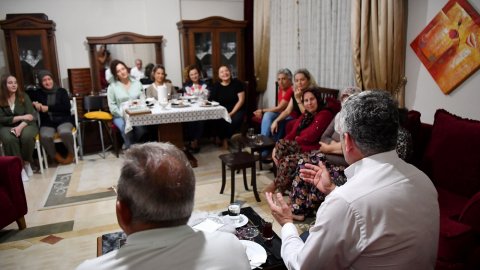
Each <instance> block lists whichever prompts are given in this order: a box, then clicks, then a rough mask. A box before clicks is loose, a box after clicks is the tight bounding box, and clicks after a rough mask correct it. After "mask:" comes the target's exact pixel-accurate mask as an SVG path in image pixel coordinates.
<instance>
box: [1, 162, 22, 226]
mask: <svg viewBox="0 0 480 270" xmlns="http://www.w3.org/2000/svg"><path fill="white" fill-rule="evenodd" d="M21 172H22V161H21V160H20V158H18V157H11V156H6V157H0V213H1V214H0V229H1V228H4V227H5V226H7V225H9V224H10V223H12V222H14V221H16V222H17V224H18V228H19V229H20V230H23V229H25V228H26V224H25V218H24V216H25V214H27V211H28V210H27V199H26V198H25V190H24V189H23V182H22V176H21Z"/></svg>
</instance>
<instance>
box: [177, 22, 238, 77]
mask: <svg viewBox="0 0 480 270" xmlns="http://www.w3.org/2000/svg"><path fill="white" fill-rule="evenodd" d="M246 26H247V22H246V21H234V20H230V19H227V18H223V17H208V18H205V19H201V20H183V21H179V22H178V23H177V27H178V30H179V34H180V48H181V57H182V67H183V68H186V67H187V66H189V65H192V64H197V65H198V66H199V67H200V69H201V70H202V75H203V77H204V78H205V79H216V78H217V76H218V74H217V73H218V68H219V67H220V66H221V65H227V66H229V67H230V69H231V71H232V76H233V77H236V78H239V79H241V80H245V59H244V58H245V53H244V51H245V49H244V48H245V27H246ZM183 76H184V77H183V79H184V80H185V76H186V74H183Z"/></svg>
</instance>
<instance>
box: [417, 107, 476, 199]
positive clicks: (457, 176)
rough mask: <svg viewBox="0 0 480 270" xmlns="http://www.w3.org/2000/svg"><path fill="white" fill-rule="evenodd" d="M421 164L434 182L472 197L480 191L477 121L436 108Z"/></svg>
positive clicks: (451, 190)
mask: <svg viewBox="0 0 480 270" xmlns="http://www.w3.org/2000/svg"><path fill="white" fill-rule="evenodd" d="M422 165H423V168H425V172H426V173H427V174H428V175H429V176H430V178H431V179H432V181H433V182H434V183H435V185H438V186H440V187H442V188H444V189H446V190H448V191H450V192H454V193H456V194H459V195H463V196H467V197H471V196H473V194H475V193H476V192H478V191H479V190H480V121H475V120H469V119H465V118H461V117H458V116H456V115H453V114H451V113H449V112H447V111H445V110H443V109H440V110H437V112H436V113H435V119H434V122H433V128H432V136H431V139H430V142H429V144H428V146H427V148H426V151H425V155H424V156H423V160H422Z"/></svg>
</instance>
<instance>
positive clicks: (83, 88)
mask: <svg viewBox="0 0 480 270" xmlns="http://www.w3.org/2000/svg"><path fill="white" fill-rule="evenodd" d="M67 71H68V85H69V87H70V92H71V93H72V95H75V96H77V97H78V96H84V95H89V94H90V93H91V92H93V87H92V75H91V74H90V68H69V69H68V70H67Z"/></svg>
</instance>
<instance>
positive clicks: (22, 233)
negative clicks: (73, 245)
mask: <svg viewBox="0 0 480 270" xmlns="http://www.w3.org/2000/svg"><path fill="white" fill-rule="evenodd" d="M72 230H73V220H70V221H65V222H59V223H53V224H47V225H41V226H35V227H28V228H26V229H24V230H1V231H0V243H7V242H13V241H19V240H24V239H30V238H34V237H39V236H44V235H52V234H57V233H62V232H69V231H72Z"/></svg>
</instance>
